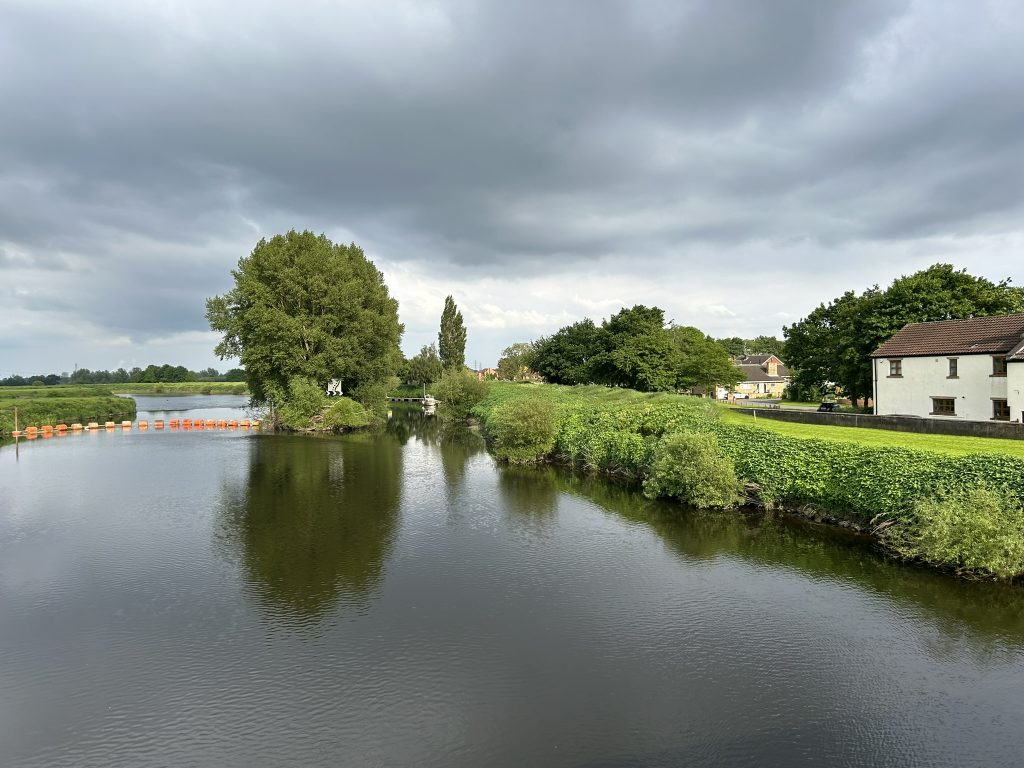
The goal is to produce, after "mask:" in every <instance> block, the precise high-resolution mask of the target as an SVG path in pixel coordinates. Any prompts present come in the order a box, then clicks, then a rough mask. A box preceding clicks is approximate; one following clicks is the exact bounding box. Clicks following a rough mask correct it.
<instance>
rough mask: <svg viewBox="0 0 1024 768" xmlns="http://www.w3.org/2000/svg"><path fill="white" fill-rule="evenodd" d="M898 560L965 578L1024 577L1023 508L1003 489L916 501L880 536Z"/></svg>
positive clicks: (945, 493)
mask: <svg viewBox="0 0 1024 768" xmlns="http://www.w3.org/2000/svg"><path fill="white" fill-rule="evenodd" d="M884 536H885V539H886V541H887V542H888V543H889V544H890V546H892V547H893V548H894V549H895V550H896V551H898V552H899V553H900V554H902V555H904V556H906V557H911V558H919V559H922V560H925V561H927V562H930V563H936V564H938V565H945V566H950V567H952V568H955V569H957V570H959V571H965V572H968V573H991V574H995V575H996V576H1001V577H1003V578H1010V577H1014V576H1021V575H1024V504H1022V502H1021V498H1020V496H1019V495H1018V494H1015V493H1012V492H1010V491H1009V490H1007V489H1006V488H999V489H993V488H986V487H983V486H978V487H973V488H963V487H961V488H957V489H956V490H952V491H949V490H942V491H940V492H939V493H938V494H937V495H936V496H932V497H925V498H922V499H918V500H917V501H916V502H915V503H914V506H913V508H912V510H911V513H910V515H909V516H908V517H907V519H905V520H902V521H899V522H897V524H896V525H893V526H891V527H888V528H886V529H885V531H884Z"/></svg>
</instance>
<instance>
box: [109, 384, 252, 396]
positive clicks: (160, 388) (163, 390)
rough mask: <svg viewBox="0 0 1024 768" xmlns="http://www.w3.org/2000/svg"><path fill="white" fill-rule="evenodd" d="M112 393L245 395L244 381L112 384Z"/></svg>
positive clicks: (246, 391) (246, 390) (247, 389)
mask: <svg viewBox="0 0 1024 768" xmlns="http://www.w3.org/2000/svg"><path fill="white" fill-rule="evenodd" d="M107 389H108V390H110V391H111V392H115V393H117V394H122V395H244V394H246V393H248V391H249V388H248V387H247V386H246V383H245V382H244V381H180V382H161V383H157V384H147V383H143V382H139V383H135V384H111V385H110V386H109V387H107Z"/></svg>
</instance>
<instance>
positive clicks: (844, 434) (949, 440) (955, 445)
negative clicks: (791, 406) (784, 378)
mask: <svg viewBox="0 0 1024 768" xmlns="http://www.w3.org/2000/svg"><path fill="white" fill-rule="evenodd" d="M722 421H723V422H724V423H726V424H738V425H743V426H748V427H757V428H759V429H765V430H768V431H770V432H774V433H776V434H779V435H786V436H787V437H797V438H803V439H815V440H830V441H836V442H841V443H857V444H858V445H869V446H874V447H879V448H911V449H915V450H919V451H934V452H936V453H944V454H949V455H953V456H966V455H968V454H972V453H999V454H1003V455H1004V456H1017V457H1021V458H1024V440H1002V439H999V438H994V437H961V436H958V435H921V434H915V433H913V432H896V431H895V430H890V429H870V428H866V427H834V426H831V425H828V424H797V423H794V422H790V421H776V420H775V419H771V418H758V419H755V418H754V416H752V415H751V414H748V413H739V412H738V411H735V410H733V409H731V408H723V409H722Z"/></svg>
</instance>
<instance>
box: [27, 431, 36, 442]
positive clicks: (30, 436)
mask: <svg viewBox="0 0 1024 768" xmlns="http://www.w3.org/2000/svg"><path fill="white" fill-rule="evenodd" d="M37 437H39V435H37V434H36V433H35V432H26V433H25V439H26V440H35V439H36V438H37Z"/></svg>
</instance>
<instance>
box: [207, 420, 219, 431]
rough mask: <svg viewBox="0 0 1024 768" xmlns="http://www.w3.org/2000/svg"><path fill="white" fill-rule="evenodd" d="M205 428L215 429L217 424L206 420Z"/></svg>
mask: <svg viewBox="0 0 1024 768" xmlns="http://www.w3.org/2000/svg"><path fill="white" fill-rule="evenodd" d="M206 426H207V427H208V428H209V429H213V428H214V427H216V426H217V422H216V421H214V420H213V419H207V420H206Z"/></svg>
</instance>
